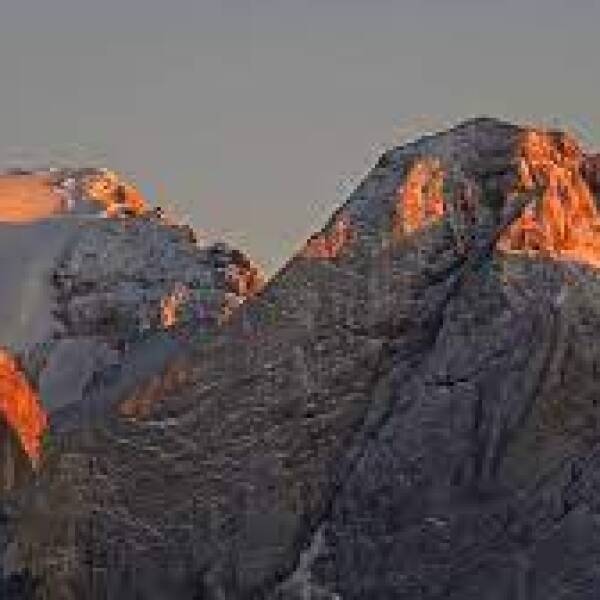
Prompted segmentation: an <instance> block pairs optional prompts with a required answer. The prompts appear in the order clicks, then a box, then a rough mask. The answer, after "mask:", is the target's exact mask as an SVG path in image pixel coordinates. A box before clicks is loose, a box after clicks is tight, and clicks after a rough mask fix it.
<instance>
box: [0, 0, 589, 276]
mask: <svg viewBox="0 0 600 600" xmlns="http://www.w3.org/2000/svg"><path fill="white" fill-rule="evenodd" d="M52 4H53V5H52V6H46V5H44V6H41V7H40V6H36V5H35V3H34V2H32V1H31V0H23V1H22V2H20V3H18V5H15V6H10V7H7V8H5V9H3V18H2V20H1V21H0V72H2V74H3V76H4V81H5V82H9V85H7V86H6V89H5V97H4V102H3V107H2V108H0V125H1V126H2V130H3V132H4V136H3V141H2V144H1V145H0V165H1V168H2V169H10V168H14V167H22V168H30V167H33V166H39V165H42V164H46V165H49V166H103V167H107V168H109V169H114V170H115V171H117V172H119V173H121V174H122V175H123V177H124V178H125V179H126V180H130V181H132V182H133V183H135V184H136V185H137V186H138V187H139V189H140V190H141V192H142V194H143V195H144V196H145V197H146V198H147V199H148V201H149V202H150V203H151V204H153V205H156V204H160V205H162V206H165V207H166V208H168V209H169V210H171V211H173V213H174V216H176V217H177V218H178V220H180V221H182V222H184V223H188V224H190V225H191V226H193V227H194V229H196V230H197V231H198V233H199V236H200V237H201V238H203V239H206V240H207V241H213V240H223V241H225V242H227V243H229V244H231V245H232V246H235V247H238V248H239V249H240V250H242V251H244V252H246V253H247V254H248V255H249V256H250V258H252V259H253V260H254V261H256V262H257V263H258V264H260V265H261V266H262V267H263V268H264V270H265V271H266V273H267V275H269V276H270V275H272V274H273V273H274V272H275V271H277V270H278V269H279V268H280V267H281V266H282V265H283V264H284V262H285V261H286V260H287V258H288V257H290V256H291V255H292V254H293V253H294V252H295V251H296V250H297V249H298V248H299V247H300V246H301V245H302V244H303V243H304V241H305V240H306V239H307V238H308V237H309V236H310V234H311V233H313V232H314V231H315V230H318V229H320V228H321V227H322V226H323V225H324V223H325V222H326V221H327V220H328V218H329V216H330V215H331V213H332V212H333V211H334V210H335V208H336V207H338V206H339V205H340V204H342V203H343V202H344V201H345V199H346V198H347V196H348V195H349V194H350V193H351V192H352V191H353V190H354V189H355V188H356V186H357V185H358V184H359V183H360V181H361V180H362V178H363V177H364V175H365V174H366V173H367V172H368V171H369V169H370V168H371V167H372V166H373V164H374V163H375V162H376V160H377V158H378V157H379V156H380V155H381V154H382V153H383V152H384V151H385V150H387V149H389V148H392V147H396V146H399V145H403V144H405V143H408V142H410V141H413V140H415V139H417V138H419V137H421V136H423V135H427V134H430V133H435V132H438V131H442V130H445V129H447V128H449V127H452V126H454V125H456V124H458V123H460V122H462V121H464V120H466V119H468V118H473V117H477V116H489V117H492V118H500V119H502V120H507V121H510V122H515V123H517V124H531V125H534V126H542V127H551V128H557V129H562V130H565V131H568V132H570V133H571V134H573V135H575V136H576V137H577V139H578V140H579V141H580V143H581V144H582V146H583V147H584V148H586V149H588V150H591V149H593V148H594V147H596V148H597V147H599V146H600V108H598V107H597V106H596V103H595V98H596V96H597V93H598V84H597V82H596V81H594V78H593V77H592V76H591V75H590V74H591V73H593V72H594V70H593V58H594V57H595V56H597V53H598V50H600V41H599V40H598V36H597V35H596V34H595V23H597V22H598V21H599V20H600V6H599V5H598V4H597V3H593V2H591V1H589V2H587V1H584V2H581V3H578V6H577V10H574V9H573V7H572V6H570V7H569V5H567V4H566V3H565V2H563V1H561V0H548V1H547V2H546V3H544V7H543V10H540V8H539V2H536V1H535V0H527V1H524V0H522V1H521V2H517V1H516V0H505V1H504V2H502V3H495V4H494V5H492V6H481V5H479V4H475V3H473V2H472V1H471V0H456V1H454V2H452V3H449V2H448V3H443V4H442V3H439V2H438V1H437V0H425V1H419V2H417V1H416V0H408V1H406V2H403V3H402V6H399V5H396V4H394V3H391V2H389V1H387V0H378V1H376V2H373V3H369V6H364V5H362V4H361V3H357V2H355V1H353V0H350V1H347V2H342V1H341V0H330V1H328V2H326V3H317V2H315V1H313V0H306V1H304V2H298V3H293V4H292V3H286V2H284V3H280V4H277V5H276V4H275V3H273V2H271V1H268V0H249V1H248V2H246V3H244V4H241V3H234V2H227V3H226V2H218V1H217V0H206V1H204V2H203V3H202V5H201V6H198V5H197V3H193V2H190V1H188V0H179V1H177V2H173V3H169V5H168V6H167V5H165V4H164V3H160V2H158V1H156V0H150V1H146V2H144V3H143V4H142V3H141V2H140V1H139V0H133V1H132V2H130V3H128V4H127V5H126V6H123V5H122V4H119V3H117V2H116V0H107V1H106V2H104V3H103V4H102V5H101V6H100V5H95V4H93V3H86V2H77V1H76V0H56V2H53V3H52ZM474 49H476V51H474ZM559 81H560V82H561V83H560V85H559V84H558V82H559Z"/></svg>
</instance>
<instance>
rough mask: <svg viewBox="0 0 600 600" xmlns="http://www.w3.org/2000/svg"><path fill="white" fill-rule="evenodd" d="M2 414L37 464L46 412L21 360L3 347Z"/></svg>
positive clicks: (0, 355) (0, 366)
mask: <svg viewBox="0 0 600 600" xmlns="http://www.w3.org/2000/svg"><path fill="white" fill-rule="evenodd" d="M0 417H1V418H2V419H3V420H4V422H5V423H6V424H7V425H8V426H9V427H10V428H11V429H12V430H13V431H14V432H15V434H16V437H17V438H18V441H19V443H20V445H21V448H22V450H23V451H24V452H25V454H26V455H27V456H28V457H29V459H30V461H31V462H32V463H33V464H34V465H36V464H37V463H38V462H39V459H40V451H41V450H40V445H41V438H42V434H43V433H44V431H45V430H46V427H47V416H46V412H45V411H44V409H43V408H42V407H41V406H40V402H39V398H38V395H37V393H36V392H35V390H33V389H32V388H31V386H30V385H29V382H28V381H27V378H26V377H25V375H24V373H23V372H22V371H21V370H20V369H19V366H18V364H17V363H16V361H15V360H14V358H13V357H11V356H10V355H9V354H8V353H7V352H6V351H5V350H1V349H0Z"/></svg>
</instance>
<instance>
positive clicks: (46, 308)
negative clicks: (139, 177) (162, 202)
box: [0, 169, 261, 462]
mask: <svg viewBox="0 0 600 600" xmlns="http://www.w3.org/2000/svg"><path fill="white" fill-rule="evenodd" d="M0 257H1V261H0V278H1V280H2V289H1V290H0V306H1V308H0V313H1V317H2V318H1V319H0V416H3V417H4V419H5V421H6V423H7V425H8V426H10V427H12V428H13V429H14V431H15V433H16V434H17V439H18V440H20V442H21V445H22V449H23V450H24V451H25V453H26V455H27V456H29V458H30V459H31V460H32V461H34V462H36V461H37V459H38V455H39V438H40V436H41V434H42V431H43V430H44V429H45V419H46V413H50V414H51V415H52V414H53V413H55V412H56V411H59V410H64V409H66V408H68V407H72V408H74V409H76V410H79V411H80V412H81V410H83V407H86V408H85V410H87V409H88V408H89V404H90V401H89V400H86V401H85V402H84V401H83V399H84V397H86V398H87V397H88V396H89V391H90V390H91V389H93V388H94V386H95V385H96V382H97V381H99V380H101V379H102V376H103V373H107V372H108V373H109V374H110V375H109V376H110V377H112V378H115V376H116V372H117V371H120V370H122V369H123V368H125V367H126V366H127V364H128V362H129V360H130V359H129V357H130V354H132V353H133V354H136V352H137V354H136V356H139V355H141V353H140V352H139V351H138V348H140V347H141V346H144V345H146V346H148V344H149V341H152V340H154V341H153V343H152V356H151V357H143V356H142V358H137V362H136V363H135V364H136V369H137V374H138V375H139V376H140V377H143V373H144V366H145V365H147V368H152V369H156V368H158V366H159V365H160V360H159V362H158V363H157V360H158V358H157V357H160V356H161V352H162V358H161V360H165V359H166V356H167V355H168V354H169V353H176V352H177V351H178V349H179V348H180V347H181V346H182V345H185V343H186V339H187V338H188V337H190V336H192V335H196V336H198V335H200V334H201V333H202V332H204V333H206V332H208V331H211V330H212V329H214V328H215V327H217V326H218V324H219V323H220V322H221V321H223V320H224V319H226V318H227V316H228V315H229V314H230V313H231V312H232V310H233V309H234V308H236V307H237V306H238V305H239V304H240V303H241V302H242V301H243V300H244V299H245V298H246V297H248V296H249V295H251V294H253V293H255V292H256V291H257V289H258V288H259V286H260V285H261V280H260V274H259V272H258V269H257V268H256V267H255V266H254V265H253V264H252V263H251V262H250V261H249V260H248V259H247V258H246V257H245V256H244V255H243V254H242V253H240V252H238V251H236V250H233V249H231V248H229V247H228V246H227V245H225V244H214V245H212V246H209V247H200V246H198V245H197V243H196V241H195V238H194V234H193V232H192V230H191V229H190V228H188V227H183V226H178V225H175V224H172V223H170V222H168V221H167V220H165V219H162V218H159V216H157V215H156V214H155V213H154V212H152V211H150V209H149V208H147V207H146V205H145V203H144V201H143V199H142V198H141V196H140V194H139V193H138V192H137V191H136V190H135V188H134V187H133V186H131V185H129V184H127V183H124V182H122V181H120V180H119V178H118V177H117V176H116V175H115V174H114V173H112V172H111V171H107V170H98V169H64V170H54V171H35V172H19V173H10V174H5V175H0ZM156 334H161V335H162V338H161V339H160V340H155V339H154V336H155V335H156ZM2 347H4V348H5V349H4V350H1V348H2ZM144 347H145V346H144ZM145 352H146V354H149V353H150V351H149V350H146V351H145ZM130 371H131V369H130ZM121 379H122V378H121ZM51 420H52V419H51Z"/></svg>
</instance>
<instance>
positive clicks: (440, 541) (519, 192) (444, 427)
mask: <svg viewBox="0 0 600 600" xmlns="http://www.w3.org/2000/svg"><path fill="white" fill-rule="evenodd" d="M598 172H599V167H598V159H597V157H594V156H593V155H588V154H586V152H585V151H584V150H583V149H582V148H581V147H580V146H579V145H578V143H577V141H576V140H574V139H573V138H572V137H571V136H569V135H567V134H564V133H562V132H558V131H548V130H542V129H537V128H533V127H522V126H516V125H512V124H510V123H505V122H501V121H498V120H495V119H488V118H482V119H473V120H469V121H467V122H465V123H462V124H460V125H458V126H457V127H454V128H453V129H451V130H449V131H446V132H442V133H439V134H436V135H430V136H428V137H424V138H422V139H419V140H416V141H414V142H412V143H409V144H407V145H405V146H402V147H399V148H395V149H393V150H390V151H388V152H386V153H385V154H384V155H383V156H381V158H380V160H379V161H378V163H377V164H376V165H375V166H374V168H373V169H372V170H371V171H370V172H369V173H368V175H367V176H366V178H365V179H364V181H363V182H362V183H361V185H360V186H359V187H358V188H357V190H356V191H355V192H354V193H353V194H352V195H351V196H350V198H349V199H348V200H347V202H346V203H345V204H344V205H343V206H341V207H340V208H339V209H338V210H337V211H336V212H335V213H334V214H333V215H332V217H331V219H330V221H329V222H328V223H327V224H325V226H324V227H323V229H322V230H321V231H319V232H317V233H316V234H315V235H314V236H312V237H311V238H310V239H309V240H308V241H307V242H306V244H304V245H303V247H302V248H300V249H299V251H298V253H297V254H296V256H294V257H293V258H292V259H291V260H290V261H289V262H288V263H287V264H286V265H285V266H284V268H283V269H282V270H281V271H280V272H279V273H278V274H277V275H275V276H274V277H273V278H272V280H271V281H269V282H268V284H267V285H266V286H265V287H264V288H262V289H261V290H260V291H259V292H258V293H254V294H251V297H249V298H248V299H247V300H246V301H245V302H244V303H243V304H240V306H239V307H238V308H237V309H236V310H232V311H230V313H229V318H227V319H220V320H219V322H220V323H221V324H220V325H219V326H217V327H213V328H211V329H210V330H208V329H207V334H206V335H205V336H198V335H192V333H190V332H197V331H198V329H199V328H200V326H199V323H201V322H202V321H201V315H198V313H197V311H196V312H195V311H194V310H192V311H191V315H190V316H189V319H188V320H187V321H186V322H187V323H188V325H186V326H185V327H184V326H182V331H186V332H187V335H186V336H184V337H185V339H186V340H187V341H186V343H185V344H182V345H180V346H178V350H177V351H176V352H175V351H171V350H168V351H167V350H163V351H161V350H160V349H161V348H164V347H165V345H166V342H165V341H164V335H165V334H164V331H165V330H166V331H167V332H168V331H169V329H170V327H168V325H169V324H170V323H171V320H170V317H166V321H163V327H162V329H161V330H160V331H157V333H156V334H153V335H150V336H149V337H148V340H147V341H145V342H144V343H142V342H137V343H135V342H134V343H133V345H132V342H131V341H130V340H131V337H130V336H132V333H131V332H132V331H139V327H140V323H142V322H144V320H143V318H142V313H141V312H140V310H139V304H138V302H135V303H134V304H135V306H136V307H138V309H137V310H133V311H132V310H131V309H128V308H127V307H130V306H131V305H130V304H129V303H128V301H127V298H129V296H128V290H131V288H134V289H135V294H134V296H135V297H136V298H137V299H139V298H140V297H141V294H142V292H141V289H145V288H146V287H150V289H151V290H156V289H157V287H158V289H160V290H161V293H159V294H156V297H157V298H160V299H165V298H167V300H165V301H164V302H163V303H162V304H160V302H159V304H155V305H152V306H158V305H160V306H163V307H164V306H165V304H168V305H169V306H175V307H177V306H178V305H179V302H180V299H181V298H182V297H186V292H183V291H182V290H183V289H184V288H183V287H177V288H174V287H172V286H174V285H175V282H174V281H173V280H169V285H162V284H161V285H160V286H159V284H158V283H156V282H157V281H161V282H162V280H163V279H164V277H163V275H162V273H163V272H164V271H161V266H160V265H161V264H162V263H161V262H160V260H155V259H148V258H147V257H148V253H150V252H151V250H150V248H148V249H147V250H145V251H144V253H143V255H144V257H146V260H145V262H144V261H142V263H143V265H141V266H140V267H139V269H138V270H136V269H134V267H133V266H132V265H133V264H139V263H135V260H134V259H135V257H139V255H138V254H136V253H135V250H134V249H135V248H137V247H138V246H139V245H140V244H145V243H147V244H151V248H152V249H153V251H154V252H157V253H158V252H159V249H161V251H162V252H167V250H166V248H169V250H168V252H169V253H171V254H170V255H171V256H172V259H171V262H169V265H171V271H169V272H175V269H177V272H178V273H181V275H179V276H178V277H177V283H178V286H185V287H186V288H187V289H191V288H192V285H193V282H194V281H196V280H197V279H196V278H195V277H190V278H186V277H185V276H184V275H183V273H188V272H193V271H194V269H195V268H196V269H198V268H200V267H199V266H198V265H202V264H205V262H203V261H206V260H208V255H207V254H206V253H203V254H201V255H200V256H199V255H198V254H195V253H193V252H192V253H191V255H190V256H189V257H188V255H187V254H186V252H187V250H186V251H184V249H183V247H182V246H180V245H178V243H175V242H173V243H172V244H171V243H169V244H167V243H166V239H167V237H168V236H173V238H177V236H181V235H182V234H181V230H179V229H175V230H171V229H168V228H164V227H163V226H162V225H160V224H159V223H158V222H157V221H156V220H154V219H152V218H149V217H143V216H142V217H133V218H132V220H129V219H130V218H128V219H126V220H125V221H120V220H110V219H108V220H106V219H101V220H98V221H95V223H97V225H94V227H93V228H89V227H83V228H82V229H81V233H78V235H77V239H78V240H79V241H78V246H77V247H73V246H71V245H67V246H68V250H67V252H65V251H64V248H65V247H62V248H63V249H62V251H61V253H60V256H61V259H60V261H58V262H57V263H56V269H55V270H54V271H53V273H54V274H53V278H52V281H53V286H54V288H53V289H54V290H55V291H56V294H55V297H56V298H57V306H58V307H59V308H60V310H59V311H58V313H57V316H56V319H57V320H58V321H59V322H60V323H61V328H60V331H61V332H64V333H60V334H59V335H58V338H57V339H58V341H57V342H53V343H57V344H58V346H57V348H58V350H53V353H54V352H59V354H53V353H52V354H51V355H49V358H48V357H46V358H45V359H43V360H37V359H35V360H34V358H32V357H33V356H34V355H35V356H37V355H36V354H35V353H33V354H32V353H31V352H28V351H26V352H24V351H22V352H21V353H22V354H23V356H26V357H28V358H26V359H25V360H24V363H25V364H26V365H27V366H26V367H24V369H25V371H26V373H27V374H28V375H27V376H28V378H29V381H30V382H33V383H31V384H30V385H33V386H34V388H35V386H36V385H37V387H38V389H41V390H42V391H43V389H44V377H43V375H42V377H41V378H40V375H39V374H40V373H43V371H44V369H43V368H41V367H38V366H37V365H45V369H50V371H49V372H48V376H50V373H54V374H55V375H54V377H56V378H59V377H60V375H61V374H62V373H63V370H62V369H61V367H60V365H61V364H62V365H66V364H69V365H70V364H71V362H72V361H71V359H69V358H65V359H64V360H63V361H61V360H59V359H58V358H56V357H59V356H61V355H60V352H67V355H68V344H69V343H72V340H74V339H76V340H78V342H77V343H80V342H82V340H85V339H88V338H90V337H93V339H94V340H96V339H101V340H102V343H103V344H105V345H106V349H107V352H108V351H115V350H114V347H115V344H116V342H117V340H118V341H119V342H120V343H121V344H122V345H124V346H125V348H126V349H124V350H123V351H122V352H123V354H120V355H119V356H120V359H119V360H118V361H116V362H120V367H119V368H115V369H112V370H110V369H109V370H108V371H106V370H105V371H104V372H103V374H101V375H100V376H99V377H98V378H97V380H96V382H95V385H94V386H91V387H90V386H83V387H81V386H80V387H79V388H77V389H78V390H79V391H77V393H75V392H73V390H74V389H75V387H74V386H73V385H72V384H71V383H70V382H69V385H66V386H65V387H63V388H61V389H64V390H66V392H65V393H68V394H71V395H70V396H69V398H70V400H69V403H68V406H67V407H64V408H61V409H60V410H56V411H55V412H54V413H52V412H51V413H50V418H49V431H50V434H49V436H47V437H48V438H49V439H48V440H46V442H45V444H44V445H43V447H42V450H41V454H40V457H39V458H40V460H39V467H37V468H36V471H35V473H34V475H33V476H32V478H33V479H32V480H33V482H34V483H33V484H32V483H27V481H30V480H29V479H28V480H27V481H26V482H25V483H23V484H22V485H19V486H16V489H14V490H13V491H12V492H11V494H10V495H7V496H6V498H7V499H6V500H5V504H6V509H5V512H6V514H7V517H6V518H5V525H4V526H3V527H4V528H3V530H2V531H3V533H2V535H3V536H4V539H3V547H4V551H3V552H4V560H3V561H2V564H3V569H4V578H5V581H6V583H5V587H6V589H7V590H9V589H10V590H17V589H18V590H20V593H22V595H27V596H29V597H33V598H51V599H57V600H58V599H79V598H90V599H100V598H143V599H150V600H154V599H157V600H158V599H159V598H165V599H166V598H169V599H170V598H173V599H175V598H177V599H186V598H189V599H192V598H206V599H215V600H216V599H225V598H226V599H236V598H239V599H249V598H265V599H272V600H274V599H288V598H289V599H301V598H311V599H313V598H315V599H317V598H323V599H325V598H330V599H333V598H343V599H353V598H356V599H365V598H374V599H379V598H381V599H387V598H398V599H406V600H409V599H410V600H413V599H423V600H425V599H427V600H433V599H442V598H444V599H452V600H469V599H473V600H475V599H484V600H513V599H527V600H530V599H531V600H547V599H557V600H558V599H560V600H567V599H569V600H571V599H572V600H575V599H577V600H580V599H588V598H589V599H590V600H591V599H595V598H598V597H599V595H600V574H599V571H598V560H599V559H598V557H599V556H600V529H597V527H598V522H599V515H600V500H599V498H600V477H599V475H598V473H600V452H599V448H598V440H599V434H600V421H599V417H600V413H599V409H598V390H599V386H600V342H599V341H598V339H599V336H598V332H599V331H600V300H599V299H600V276H599V272H598V267H599V266H600V213H599V212H598V202H599V200H600V198H599V197H598V191H599V186H598V181H599V179H598ZM153 235H156V236H157V241H156V243H154V244H153V243H152V242H151V240H152V239H153V238H152V236H153ZM130 239H131V240H135V241H134V242H131V243H130V244H129V243H128V242H127V240H130ZM169 239H170V238H169ZM177 239H179V238H177ZM184 247H185V248H187V246H184ZM128 252H130V253H131V255H130V254H128ZM117 256H118V257H119V258H120V259H122V260H119V261H117V259H116V257H117ZM211 256H212V255H211ZM228 256H230V257H231V254H229V255H228ZM163 260H166V259H163ZM211 260H212V259H211ZM234 262H235V259H234ZM235 264H236V265H239V264H240V263H237V262H236V263H235ZM241 264H242V266H241V267H239V268H241V269H242V272H243V273H246V272H247V271H244V269H247V266H245V265H246V264H247V263H246V262H244V261H241ZM111 265H112V266H111ZM117 265H118V266H117ZM175 265H179V266H178V267H175ZM208 272H209V273H210V276H211V277H213V276H214V269H209V270H208ZM238 273H239V271H238ZM207 277H208V275H207ZM140 280H142V281H144V285H141V284H140V283H139V281H140ZM244 281H246V279H244ZM251 281H253V280H252V279H251ZM136 286H137V287H136ZM221 289H222V288H221ZM237 289H238V292H241V291H242V290H246V289H254V284H247V283H244V284H243V285H242V286H241V287H238V288H237ZM164 290H169V292H168V293H170V294H171V295H168V294H167V295H165V293H164ZM180 292H181V293H180ZM34 305H35V303H34V304H32V305H31V306H34ZM36 306H37V305H36ZM106 306H109V307H111V310H110V311H109V314H110V315H114V318H112V317H111V318H108V317H104V315H105V314H106V313H105V312H103V311H104V307H106ZM166 312H167V313H169V311H166ZM154 314H155V315H156V313H154ZM163 314H164V313H163ZM169 314H170V313H169ZM202 314H204V313H202ZM150 322H151V323H152V319H150ZM151 327H154V329H155V330H156V329H157V326H156V325H151ZM158 329H160V327H158ZM20 331H21V330H20ZM36 331H47V329H44V327H40V329H37V330H36ZM13 337H14V338H15V339H16V336H13ZM79 337H81V338H82V339H81V340H80V339H79ZM176 338H177V336H173V339H176ZM20 339H22V338H20ZM44 339H46V338H44ZM63 340H66V342H65V341H63ZM65 343H66V344H67V348H66V349H65V347H64V344H65ZM61 344H63V346H61ZM43 347H44V348H45V347H47V346H43ZM50 347H52V348H54V346H52V345H51V346H50ZM61 348H62V349H61ZM102 348H104V346H102ZM103 351H104V350H103ZM43 354H44V352H42V355H43ZM76 354H80V355H86V356H89V355H90V352H87V351H86V352H81V351H78V352H76ZM67 355H65V356H67ZM71 356H73V355H71ZM157 356H158V357H159V358H160V360H158V359H157V358H156V357H157ZM53 357H54V358H53ZM106 362H110V360H108V359H107V360H106ZM52 365H55V366H54V367H52ZM40 369H41V370H40ZM71 381H74V380H71ZM45 385H46V386H49V385H50V384H49V383H48V380H46V384H45ZM55 385H57V384H55ZM42 397H43V393H42ZM62 397H63V398H64V396H62ZM17 431H19V430H17ZM15 443H16V442H15ZM13 445H15V444H13ZM7 593H8V592H7ZM11 593H13V592H11Z"/></svg>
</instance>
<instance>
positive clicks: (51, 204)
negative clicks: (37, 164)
mask: <svg viewBox="0 0 600 600" xmlns="http://www.w3.org/2000/svg"><path fill="white" fill-rule="evenodd" d="M63 208H64V198H63V196H62V195H61V194H60V192H59V191H58V190H56V189H55V188H54V187H53V185H52V181H51V178H50V177H49V175H48V174H6V175H0V222H3V221H6V222H13V223H21V222H28V221H32V220H36V219H41V218H45V217H48V216H51V215H53V214H56V213H60V212H62V211H63Z"/></svg>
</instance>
